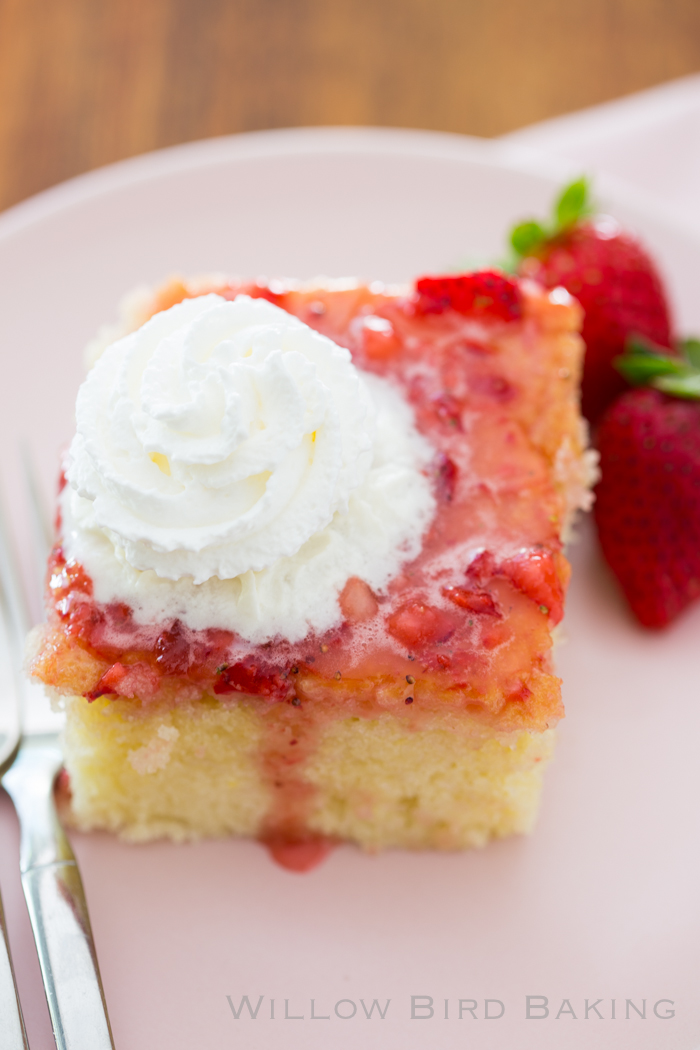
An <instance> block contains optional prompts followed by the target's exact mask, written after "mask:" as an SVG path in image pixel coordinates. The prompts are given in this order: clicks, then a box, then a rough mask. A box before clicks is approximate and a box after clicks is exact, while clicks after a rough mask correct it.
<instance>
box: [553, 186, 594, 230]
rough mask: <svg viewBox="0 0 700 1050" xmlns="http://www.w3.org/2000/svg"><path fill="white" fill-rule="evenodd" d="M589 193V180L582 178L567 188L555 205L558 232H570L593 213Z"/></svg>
mask: <svg viewBox="0 0 700 1050" xmlns="http://www.w3.org/2000/svg"><path fill="white" fill-rule="evenodd" d="M591 210H592V209H591V203H590V199H589V193H588V179H587V178H586V177H585V176H582V177H581V178H580V179H576V181H575V182H572V183H570V184H569V185H568V186H566V187H565V189H564V191H563V193H562V194H561V195H560V197H559V199H558V200H557V202H556V204H555V205H554V219H555V223H556V230H557V232H561V231H562V230H568V229H569V227H570V226H574V225H575V224H576V223H577V222H579V221H580V220H581V219H584V218H585V217H586V216H587V215H590V213H591Z"/></svg>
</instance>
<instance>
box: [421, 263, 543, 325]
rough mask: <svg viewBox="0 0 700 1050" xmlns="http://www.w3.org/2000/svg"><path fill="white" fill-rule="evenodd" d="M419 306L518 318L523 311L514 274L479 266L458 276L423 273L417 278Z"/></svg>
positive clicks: (427, 310) (434, 310)
mask: <svg viewBox="0 0 700 1050" xmlns="http://www.w3.org/2000/svg"><path fill="white" fill-rule="evenodd" d="M416 292H417V293H418V301H417V304H416V306H417V310H418V312H419V313H422V314H441V313H443V312H444V311H445V310H456V311H457V313H460V314H475V315H477V316H486V317H493V318H498V319H499V320H501V321H517V320H518V319H519V318H520V317H521V316H522V312H523V306H522V300H521V297H520V290H519V288H518V285H517V284H516V282H515V281H514V280H513V278H512V277H508V276H506V274H503V273H499V272H498V271H497V270H480V271H478V272H477V273H463V274H458V275H457V276H455V277H452V276H448V277H421V278H420V280H418V281H416Z"/></svg>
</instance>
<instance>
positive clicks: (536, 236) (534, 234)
mask: <svg viewBox="0 0 700 1050" xmlns="http://www.w3.org/2000/svg"><path fill="white" fill-rule="evenodd" d="M546 237H547V233H546V231H545V229H544V227H543V226H542V225H541V224H540V223H539V222H535V220H534V219H529V220H528V221H527V222H521V223H519V224H518V225H517V226H514V227H513V229H512V230H511V234H510V243H511V247H512V248H513V250H514V251H515V252H516V253H517V254H518V255H532V253H533V252H534V251H536V250H537V248H539V246H540V245H541V244H542V242H543V241H544V240H545V239H546Z"/></svg>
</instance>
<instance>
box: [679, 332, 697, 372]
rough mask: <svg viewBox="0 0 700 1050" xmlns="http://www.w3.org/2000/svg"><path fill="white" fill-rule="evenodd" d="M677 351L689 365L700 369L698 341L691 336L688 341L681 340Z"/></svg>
mask: <svg viewBox="0 0 700 1050" xmlns="http://www.w3.org/2000/svg"><path fill="white" fill-rule="evenodd" d="M678 349H679V350H680V352H681V353H682V355H683V357H684V358H685V359H686V361H687V362H688V363H689V364H691V365H693V366H694V367H695V368H700V339H695V338H693V337H692V336H691V337H690V338H689V339H681V341H680V342H679V344H678Z"/></svg>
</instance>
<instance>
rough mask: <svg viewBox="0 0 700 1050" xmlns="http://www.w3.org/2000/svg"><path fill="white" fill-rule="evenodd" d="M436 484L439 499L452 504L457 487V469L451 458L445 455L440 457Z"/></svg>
mask: <svg viewBox="0 0 700 1050" xmlns="http://www.w3.org/2000/svg"><path fill="white" fill-rule="evenodd" d="M436 482H437V484H436V488H437V496H438V499H441V500H443V501H444V502H445V503H451V502H452V500H453V499H454V494H455V486H456V485H457V467H456V466H455V464H454V462H453V460H451V459H450V457H449V456H445V455H443V454H441V455H440V456H438V460H437V470H436Z"/></svg>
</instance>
